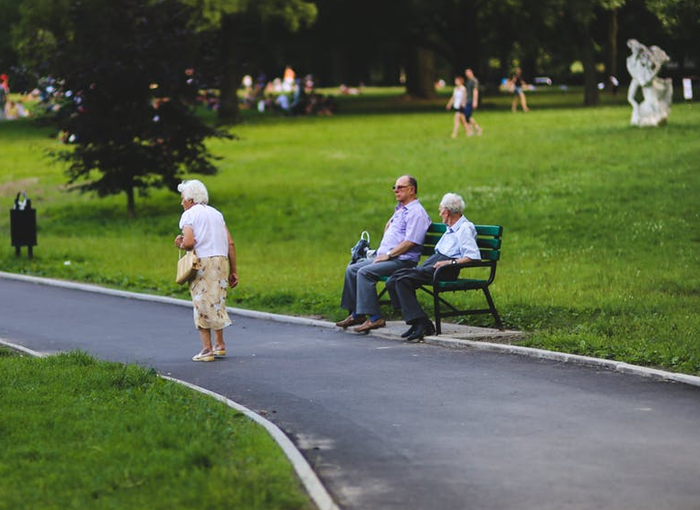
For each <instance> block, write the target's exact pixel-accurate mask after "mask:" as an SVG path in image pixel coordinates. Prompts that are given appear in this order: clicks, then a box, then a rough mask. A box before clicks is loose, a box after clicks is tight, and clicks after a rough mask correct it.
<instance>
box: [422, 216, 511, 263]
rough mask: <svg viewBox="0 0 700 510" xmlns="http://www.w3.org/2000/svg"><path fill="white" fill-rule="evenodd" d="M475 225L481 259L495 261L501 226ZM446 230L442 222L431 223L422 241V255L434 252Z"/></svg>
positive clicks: (497, 258) (498, 257)
mask: <svg viewBox="0 0 700 510" xmlns="http://www.w3.org/2000/svg"><path fill="white" fill-rule="evenodd" d="M474 226H475V227H476V244H477V245H478V246H479V250H480V251H481V260H492V261H496V260H499V259H500V258H501V237H502V236H503V227H502V226H500V225H474ZM446 230H447V225H445V224H444V223H431V224H430V227H428V232H427V233H426V234H425V241H424V242H423V255H424V256H427V257H429V256H430V255H432V254H433V253H435V245H436V244H437V242H438V241H439V240H440V238H441V237H442V234H444V233H445V231H446Z"/></svg>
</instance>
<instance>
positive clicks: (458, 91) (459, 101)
mask: <svg viewBox="0 0 700 510" xmlns="http://www.w3.org/2000/svg"><path fill="white" fill-rule="evenodd" d="M466 104H467V89H466V88H465V86H464V78H463V77H462V76H457V77H455V88H454V90H453V91H452V97H451V98H450V100H449V101H448V102H447V105H446V106H445V109H446V110H448V111H449V110H450V108H453V109H454V111H455V119H454V127H453V128H452V138H457V134H458V133H459V126H464V131H465V132H466V134H469V126H468V125H467V121H466V119H465V118H464V107H465V106H466Z"/></svg>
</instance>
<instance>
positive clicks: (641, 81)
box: [627, 39, 673, 126]
mask: <svg viewBox="0 0 700 510" xmlns="http://www.w3.org/2000/svg"><path fill="white" fill-rule="evenodd" d="M627 46H628V47H629V49H630V50H632V54H631V55H630V56H629V57H627V70H628V71H629V73H630V75H631V76H632V81H631V82H630V88H629V90H628V91H627V101H629V103H630V104H631V105H632V120H631V121H630V123H631V124H632V125H633V126H659V125H661V124H665V123H666V119H667V118H668V115H669V113H671V101H672V99H673V83H672V81H671V78H659V77H657V76H656V75H657V74H658V73H659V71H660V70H661V66H662V65H664V64H665V63H666V62H668V61H669V58H668V55H666V52H665V51H664V50H662V49H661V48H659V47H658V46H652V47H651V48H647V47H646V46H644V45H643V44H642V43H640V42H639V41H637V40H636V39H629V40H628V41H627ZM639 87H642V95H643V97H644V100H643V101H642V102H641V103H638V102H637V100H636V98H635V96H636V94H637V89H638V88H639Z"/></svg>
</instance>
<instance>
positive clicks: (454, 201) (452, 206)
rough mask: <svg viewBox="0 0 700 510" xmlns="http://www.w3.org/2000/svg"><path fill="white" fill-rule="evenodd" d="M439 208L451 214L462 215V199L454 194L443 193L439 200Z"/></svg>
mask: <svg viewBox="0 0 700 510" xmlns="http://www.w3.org/2000/svg"><path fill="white" fill-rule="evenodd" d="M440 207H444V208H445V209H447V210H448V211H450V213H452V214H456V213H458V214H462V213H463V212H464V199H463V198H462V197H460V196H459V195H458V194H456V193H445V196H444V197H442V200H440Z"/></svg>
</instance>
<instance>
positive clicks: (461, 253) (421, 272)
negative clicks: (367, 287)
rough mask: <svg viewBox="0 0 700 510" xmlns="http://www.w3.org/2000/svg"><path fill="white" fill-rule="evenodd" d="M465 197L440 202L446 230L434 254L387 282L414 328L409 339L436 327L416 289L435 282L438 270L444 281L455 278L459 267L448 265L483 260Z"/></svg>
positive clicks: (450, 196)
mask: <svg viewBox="0 0 700 510" xmlns="http://www.w3.org/2000/svg"><path fill="white" fill-rule="evenodd" d="M463 213H464V199H463V198H462V197H460V196H459V195H457V194H455V193H447V194H446V195H445V196H444V197H442V200H441V201H440V218H442V221H443V223H445V225H447V230H446V231H445V233H444V234H443V235H442V237H441V238H440V240H439V241H438V242H437V244H436V245H435V253H434V254H433V255H431V256H430V257H429V258H428V259H427V260H426V261H425V262H423V263H422V264H421V265H420V266H418V267H416V268H409V269H400V270H398V271H396V272H395V273H394V274H392V275H391V277H390V278H389V279H388V280H387V282H386V288H387V290H388V291H389V295H390V296H391V303H392V305H393V306H394V309H395V310H399V309H400V310H401V312H402V314H403V319H404V320H405V321H406V323H407V324H410V325H411V328H410V329H409V330H408V331H406V332H405V333H403V334H402V335H401V338H405V339H406V340H407V341H408V342H418V341H420V340H422V339H423V337H424V336H430V335H432V334H434V333H435V326H434V325H433V323H432V322H431V321H430V319H429V318H428V315H427V314H426V313H425V311H423V308H421V306H420V303H419V302H418V299H417V297H416V289H418V287H420V286H421V285H424V284H432V282H433V275H434V274H435V271H436V270H437V269H438V268H439V267H442V266H448V268H447V269H443V270H442V271H441V272H440V279H441V280H454V279H455V278H457V276H458V275H459V268H456V267H455V269H454V270H453V269H450V268H449V266H454V265H456V264H461V263H464V262H469V261H471V260H480V259H481V253H480V252H479V247H478V245H477V243H476V227H475V226H474V224H473V223H472V222H471V221H469V220H468V219H467V218H465V217H464V216H463Z"/></svg>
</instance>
